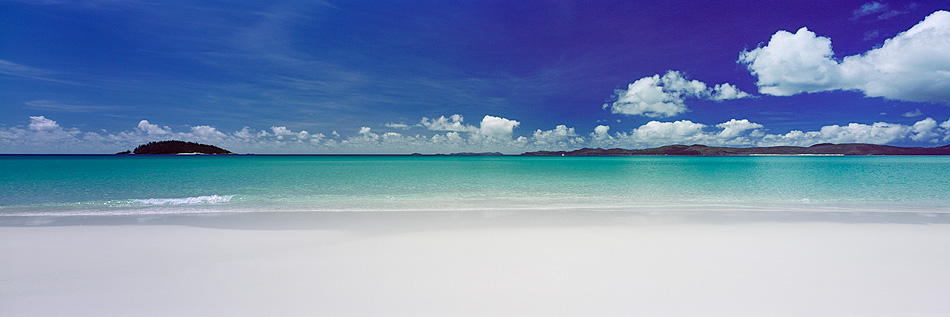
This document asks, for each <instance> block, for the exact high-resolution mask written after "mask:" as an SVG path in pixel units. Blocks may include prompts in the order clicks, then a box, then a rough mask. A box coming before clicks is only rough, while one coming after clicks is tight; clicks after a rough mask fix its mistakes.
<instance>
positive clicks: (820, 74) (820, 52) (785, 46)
mask: <svg viewBox="0 0 950 317" xmlns="http://www.w3.org/2000/svg"><path fill="white" fill-rule="evenodd" d="M868 10H870V11H868V12H877V11H874V10H877V9H874V7H873V6H872V7H869V8H868ZM862 12H863V11H862ZM739 63H741V64H744V65H745V66H746V67H747V68H748V70H749V71H750V72H751V73H752V75H754V76H756V77H757V78H758V82H757V83H756V85H757V86H758V87H759V92H760V93H763V94H769V95H775V96H791V95H795V94H800V93H814V92H822V91H833V90H853V91H860V92H862V93H864V95H865V96H868V97H884V98H887V99H893V100H904V101H920V102H940V103H950V12H947V11H937V12H934V13H932V14H930V15H929V16H927V17H926V18H924V20H923V21H921V22H920V23H918V24H917V25H915V26H914V27H912V28H910V29H909V30H907V31H904V32H901V33H899V34H897V35H896V36H894V37H893V38H890V39H887V40H885V41H884V44H883V45H881V46H880V47H877V48H875V49H872V50H869V51H867V52H865V53H863V54H859V55H852V56H847V57H844V58H843V59H841V60H838V59H836V58H835V57H834V52H833V51H832V46H831V39H830V38H827V37H822V36H817V35H816V34H815V33H814V32H812V31H809V30H808V28H804V27H803V28H801V29H799V30H798V31H797V32H795V33H794V34H793V33H790V32H787V31H778V32H776V33H775V34H774V35H772V38H771V39H770V40H769V43H768V44H766V45H765V46H760V47H757V48H755V49H753V50H751V51H743V52H741V53H740V55H739Z"/></svg>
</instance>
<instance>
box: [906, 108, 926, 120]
mask: <svg viewBox="0 0 950 317" xmlns="http://www.w3.org/2000/svg"><path fill="white" fill-rule="evenodd" d="M922 115H924V113H923V112H922V111H920V109H914V111H908V112H905V113H904V114H902V115H901V116H904V117H906V118H913V117H919V116H922Z"/></svg>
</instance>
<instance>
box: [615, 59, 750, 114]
mask: <svg viewBox="0 0 950 317" xmlns="http://www.w3.org/2000/svg"><path fill="white" fill-rule="evenodd" d="M746 97H749V94H748V93H745V92H743V91H740V90H739V89H737V88H736V86H735V85H732V84H729V83H722V84H717V85H715V86H713V87H708V86H707V85H706V83H704V82H701V81H698V80H695V79H694V80H690V79H688V78H686V77H685V76H683V74H682V73H680V72H678V71H673V70H670V71H667V72H666V74H664V75H663V76H662V77H661V76H660V75H659V74H657V75H653V76H650V77H643V78H640V79H638V80H637V81H635V82H633V83H631V84H630V85H629V86H628V87H627V89H626V90H617V91H616V92H615V99H616V100H615V101H613V102H611V103H607V104H604V106H603V108H604V109H607V108H610V111H611V112H613V113H619V114H625V115H636V116H646V117H652V118H656V117H672V116H675V115H678V114H681V113H684V112H686V111H687V110H688V109H687V108H686V103H685V99H687V98H696V99H707V100H715V101H722V100H729V99H740V98H746Z"/></svg>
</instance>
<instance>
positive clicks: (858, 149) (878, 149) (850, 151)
mask: <svg viewBox="0 0 950 317" xmlns="http://www.w3.org/2000/svg"><path fill="white" fill-rule="evenodd" d="M521 155H524V156H611V155H694V156H743V155H950V145H944V146H939V147H931V148H924V147H899V146H890V145H877V144H864V143H845V144H830V143H822V144H815V145H812V146H809V147H801V146H772V147H748V148H733V147H715V146H705V145H699V144H694V145H668V146H662V147H658V148H650V149H642V150H626V149H592V148H583V149H580V150H574V151H537V152H526V153H523V154H521Z"/></svg>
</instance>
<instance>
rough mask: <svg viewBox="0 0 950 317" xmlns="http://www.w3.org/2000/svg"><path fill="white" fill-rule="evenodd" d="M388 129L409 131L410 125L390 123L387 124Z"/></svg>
mask: <svg viewBox="0 0 950 317" xmlns="http://www.w3.org/2000/svg"><path fill="white" fill-rule="evenodd" d="M386 127H387V128H393V129H403V130H408V129H409V125H408V124H405V123H392V122H390V123H387V124H386Z"/></svg>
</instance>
